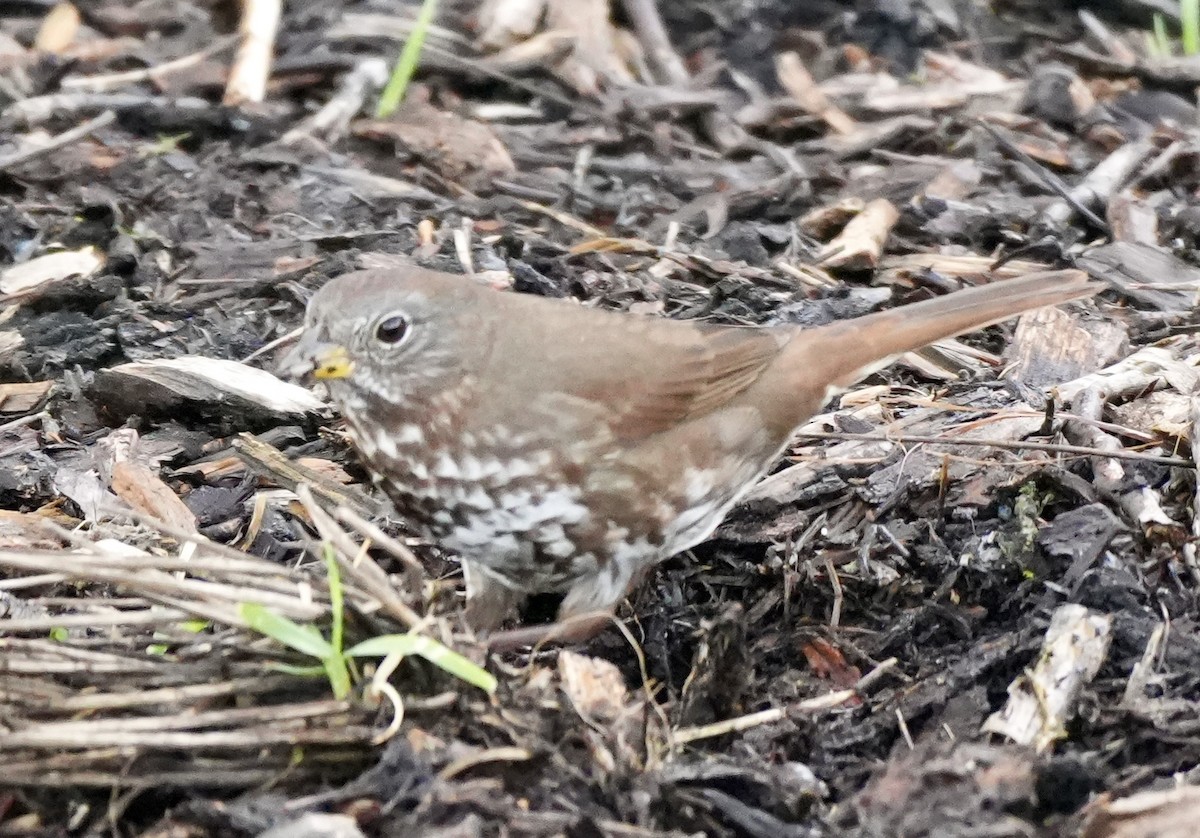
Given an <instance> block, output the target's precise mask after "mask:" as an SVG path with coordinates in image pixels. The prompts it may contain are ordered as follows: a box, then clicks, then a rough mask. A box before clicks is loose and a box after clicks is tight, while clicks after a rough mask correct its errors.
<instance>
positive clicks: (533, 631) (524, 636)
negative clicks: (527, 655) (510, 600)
mask: <svg viewBox="0 0 1200 838" xmlns="http://www.w3.org/2000/svg"><path fill="white" fill-rule="evenodd" d="M612 620H613V612H612V611H589V612H588V613H586V614H576V615H574V616H571V617H566V618H562V617H560V618H559V619H557V620H555V621H554V622H553V623H546V624H544V625H539V626H524V627H522V628H516V629H509V630H508V631H498V632H496V633H495V634H491V635H488V637H487V639H486V641H485V642H486V643H487V647H488V649H490V650H491V651H493V652H515V651H516V650H518V649H523V648H525V647H527V646H541V645H544V644H546V643H556V644H562V645H571V644H575V643H583V642H584V641H586V640H591V639H592V638H593V637H595V636H596V635H597V634H599V633H600V632H601V631H603V629H604V627H605V626H607V625H610V624H611V623H612Z"/></svg>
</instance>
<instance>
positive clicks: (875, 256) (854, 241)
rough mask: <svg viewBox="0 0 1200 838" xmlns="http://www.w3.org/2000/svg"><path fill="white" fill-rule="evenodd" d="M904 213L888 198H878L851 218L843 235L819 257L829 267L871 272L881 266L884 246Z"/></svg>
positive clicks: (823, 249)
mask: <svg viewBox="0 0 1200 838" xmlns="http://www.w3.org/2000/svg"><path fill="white" fill-rule="evenodd" d="M899 218H900V212H899V211H898V210H897V209H896V207H895V206H894V205H893V204H892V202H891V201H889V200H887V199H886V198H876V199H875V200H874V201H871V202H870V203H869V204H867V206H866V207H865V208H864V209H863V211H862V212H861V213H859V214H858V215H857V216H855V217H854V218H853V219H851V221H850V223H849V224H847V225H846V227H845V229H843V230H842V232H841V234H840V235H838V236H837V238H835V239H833V241H831V242H829V244H828V245H826V246H825V247H824V248H822V250H821V252H820V253H819V254H818V255H817V261H818V262H819V263H820V264H821V265H822V266H824V267H826V268H846V269H849V270H871V269H873V268H875V267H876V266H877V265H878V264H879V258H880V256H882V255H883V246H884V244H886V243H887V239H888V235H889V234H890V233H891V231H892V226H893V225H894V224H895V223H896V222H897V221H898V220H899Z"/></svg>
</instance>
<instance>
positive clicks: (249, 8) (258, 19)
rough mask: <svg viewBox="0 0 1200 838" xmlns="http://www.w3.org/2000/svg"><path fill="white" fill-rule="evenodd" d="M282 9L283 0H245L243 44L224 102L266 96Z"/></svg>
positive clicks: (237, 102) (258, 99) (234, 103)
mask: <svg viewBox="0 0 1200 838" xmlns="http://www.w3.org/2000/svg"><path fill="white" fill-rule="evenodd" d="M282 11H283V0H245V5H244V6H243V8H242V20H241V24H240V25H239V27H238V31H239V33H240V34H241V37H242V44H241V46H239V47H238V51H237V55H236V56H235V57H234V59H233V66H232V67H231V68H230V70H229V81H228V82H227V83H226V85H225V97H224V100H223V102H224V104H226V105H231V106H234V107H236V106H238V105H245V104H254V103H257V102H261V101H262V100H263V97H265V96H266V94H267V78H268V77H269V76H270V75H271V58H272V53H273V52H274V50H275V32H276V30H277V29H278V28H279V16H280V13H281V12H282Z"/></svg>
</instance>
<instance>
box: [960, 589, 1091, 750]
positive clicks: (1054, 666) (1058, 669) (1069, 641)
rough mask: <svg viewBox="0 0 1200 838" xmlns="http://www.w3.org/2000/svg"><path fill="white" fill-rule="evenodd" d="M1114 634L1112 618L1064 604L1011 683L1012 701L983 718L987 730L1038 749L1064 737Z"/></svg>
mask: <svg viewBox="0 0 1200 838" xmlns="http://www.w3.org/2000/svg"><path fill="white" fill-rule="evenodd" d="M1111 634H1112V617H1110V616H1108V615H1105V614H1093V613H1092V612H1090V611H1088V609H1086V608H1084V607H1083V606H1082V605H1076V604H1073V603H1068V604H1066V605H1062V606H1060V607H1059V609H1058V610H1057V611H1055V612H1054V616H1053V617H1052V618H1051V620H1050V627H1049V628H1048V629H1047V630H1046V639H1045V641H1044V642H1043V643H1042V652H1041V654H1040V655H1039V657H1038V660H1037V662H1036V663H1035V664H1034V665H1033V666H1032V667H1031V668H1030V669H1029V670H1027V671H1026V672H1024V673H1022V674H1021V675H1019V676H1018V677H1017V679H1016V680H1015V681H1013V682H1012V683H1011V684H1010V685H1009V687H1008V702H1007V703H1006V704H1005V705H1004V707H1003V708H1001V709H1000V710H999V711H997V712H995V713H993V714H992V715H991V716H990V717H989V718H988V720H987V721H986V722H984V723H983V728H982V730H983V732H984V733H997V734H1000V735H1002V736H1005V737H1007V738H1009V739H1011V740H1012V741H1014V742H1017V743H1019V744H1021V745H1032V746H1033V747H1034V748H1035V749H1036V750H1037V751H1039V752H1041V751H1045V750H1046V749H1048V748H1049V747H1050V746H1051V745H1053V744H1054V743H1055V742H1056V741H1058V740H1059V739H1062V738H1064V737H1065V736H1066V724H1067V722H1068V721H1070V719H1071V718H1072V717H1073V716H1074V715H1075V703H1076V702H1077V701H1078V699H1079V692H1080V690H1081V689H1083V687H1084V686H1085V685H1087V684H1088V683H1090V682H1091V680H1092V679H1093V678H1094V677H1096V673H1097V672H1099V671H1100V667H1101V666H1102V665H1103V664H1104V660H1105V658H1107V657H1108V645H1109V641H1110V639H1111Z"/></svg>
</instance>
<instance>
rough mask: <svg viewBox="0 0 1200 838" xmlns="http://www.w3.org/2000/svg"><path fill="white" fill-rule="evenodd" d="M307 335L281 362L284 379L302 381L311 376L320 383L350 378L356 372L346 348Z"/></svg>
mask: <svg viewBox="0 0 1200 838" xmlns="http://www.w3.org/2000/svg"><path fill="white" fill-rule="evenodd" d="M310 334H311V333H305V334H304V335H302V336H301V337H300V342H299V343H297V344H296V345H295V346H294V347H293V348H292V350H291V351H290V352H288V354H287V355H285V356H283V359H282V360H281V361H280V362H279V367H278V369H279V375H280V377H282V378H291V379H300V378H304V377H305V376H308V375H311V376H312V377H313V378H315V379H318V380H320V381H328V380H329V379H331V378H348V377H349V376H350V373H351V372H353V371H354V362H353V361H351V360H350V353H349V352H347V351H346V347H344V346H341V345H339V344H336V343H326V342H324V341H320V340H317V339H316V338H315V337H310Z"/></svg>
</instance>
